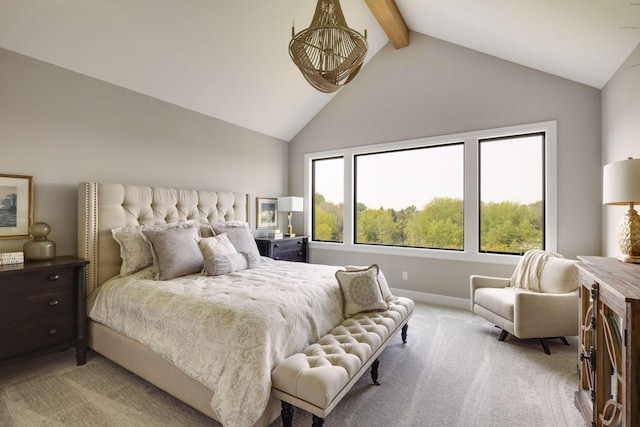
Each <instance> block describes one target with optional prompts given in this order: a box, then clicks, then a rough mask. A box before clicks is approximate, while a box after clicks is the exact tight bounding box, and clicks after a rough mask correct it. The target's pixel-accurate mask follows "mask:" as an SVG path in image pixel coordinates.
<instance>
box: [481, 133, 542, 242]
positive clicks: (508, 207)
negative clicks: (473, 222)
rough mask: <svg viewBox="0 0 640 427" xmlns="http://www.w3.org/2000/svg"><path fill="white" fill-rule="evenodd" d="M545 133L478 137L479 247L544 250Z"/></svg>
mask: <svg viewBox="0 0 640 427" xmlns="http://www.w3.org/2000/svg"><path fill="white" fill-rule="evenodd" d="M544 137H545V134H544V133H535V134H526V135H516V136H507V137H501V138H488V139H481V140H480V141H479V145H480V147H479V152H480V155H479V158H480V209H479V210H480V252H493V253H507V254H522V253H524V252H525V251H527V250H528V249H544V247H545V244H544V215H543V213H544V205H545V200H544V188H545V173H544V169H545V165H544V163H545V162H544V146H545V144H544V139H545V138H544Z"/></svg>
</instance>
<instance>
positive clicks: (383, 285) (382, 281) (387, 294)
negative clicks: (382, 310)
mask: <svg viewBox="0 0 640 427" xmlns="http://www.w3.org/2000/svg"><path fill="white" fill-rule="evenodd" d="M344 268H346V269H347V271H354V270H366V269H367V267H366V266H357V265H347V266H345V267H344ZM378 284H379V285H380V292H382V298H384V300H385V301H387V302H389V301H391V300H392V299H393V294H392V293H391V290H390V289H389V283H388V282H387V278H386V277H384V273H383V272H382V269H381V268H380V266H378Z"/></svg>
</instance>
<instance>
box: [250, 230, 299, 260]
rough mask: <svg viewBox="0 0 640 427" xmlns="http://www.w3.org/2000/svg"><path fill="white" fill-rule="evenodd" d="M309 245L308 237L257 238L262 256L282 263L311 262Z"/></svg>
mask: <svg viewBox="0 0 640 427" xmlns="http://www.w3.org/2000/svg"><path fill="white" fill-rule="evenodd" d="M308 243H309V238H308V237H307V236H296V237H283V238H282V239H269V238H266V237H258V238H256V244H257V245H258V250H259V251H260V255H262V256H267V257H269V258H273V259H275V260H280V261H297V262H309V252H308V246H309V245H308Z"/></svg>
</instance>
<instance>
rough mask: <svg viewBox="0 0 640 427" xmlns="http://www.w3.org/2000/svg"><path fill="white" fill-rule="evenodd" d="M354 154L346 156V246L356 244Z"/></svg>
mask: <svg viewBox="0 0 640 427" xmlns="http://www.w3.org/2000/svg"><path fill="white" fill-rule="evenodd" d="M353 162H354V160H353V153H345V155H344V204H343V224H344V226H343V241H344V245H345V246H350V247H352V246H353V242H354V234H353V230H354V228H355V227H354V225H355V224H354V222H355V220H354V217H353V215H354V207H353V203H354V200H355V195H354V188H355V185H354V182H353V181H354V179H355V177H354V167H353Z"/></svg>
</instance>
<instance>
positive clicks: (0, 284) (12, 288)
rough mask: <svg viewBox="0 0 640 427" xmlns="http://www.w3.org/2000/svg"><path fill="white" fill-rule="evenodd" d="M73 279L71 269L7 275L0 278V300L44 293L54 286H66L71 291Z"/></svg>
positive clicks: (42, 270)
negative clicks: (25, 294)
mask: <svg viewBox="0 0 640 427" xmlns="http://www.w3.org/2000/svg"><path fill="white" fill-rule="evenodd" d="M74 279H75V278H74V270H73V268H56V269H41V270H36V271H29V272H23V273H21V274H19V275H18V274H7V275H6V276H0V298H2V297H3V296H6V295H18V294H21V293H33V292H39V291H45V290H48V289H51V288H52V287H54V286H55V287H61V286H67V287H69V289H71V288H72V287H73V283H74Z"/></svg>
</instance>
